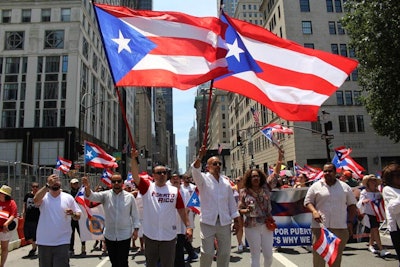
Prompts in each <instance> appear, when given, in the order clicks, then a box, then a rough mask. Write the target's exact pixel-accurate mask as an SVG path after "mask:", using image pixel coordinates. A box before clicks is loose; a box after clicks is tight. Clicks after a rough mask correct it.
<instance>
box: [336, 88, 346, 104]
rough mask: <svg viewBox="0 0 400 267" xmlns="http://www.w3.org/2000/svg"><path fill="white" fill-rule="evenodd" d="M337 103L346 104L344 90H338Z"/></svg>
mask: <svg viewBox="0 0 400 267" xmlns="http://www.w3.org/2000/svg"><path fill="white" fill-rule="evenodd" d="M336 103H337V105H338V106H343V105H344V99H343V91H336Z"/></svg>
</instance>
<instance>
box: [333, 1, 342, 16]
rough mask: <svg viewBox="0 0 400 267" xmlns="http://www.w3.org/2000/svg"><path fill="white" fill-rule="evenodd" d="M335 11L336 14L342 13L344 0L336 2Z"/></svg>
mask: <svg viewBox="0 0 400 267" xmlns="http://www.w3.org/2000/svg"><path fill="white" fill-rule="evenodd" d="M335 11H336V13H342V11H343V10H342V0H335Z"/></svg>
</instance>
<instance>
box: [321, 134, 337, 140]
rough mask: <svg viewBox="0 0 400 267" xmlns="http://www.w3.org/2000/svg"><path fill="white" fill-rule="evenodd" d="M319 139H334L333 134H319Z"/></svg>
mask: <svg viewBox="0 0 400 267" xmlns="http://www.w3.org/2000/svg"><path fill="white" fill-rule="evenodd" d="M321 139H325V140H332V139H335V136H334V135H333V134H321Z"/></svg>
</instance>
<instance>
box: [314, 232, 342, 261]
mask: <svg viewBox="0 0 400 267" xmlns="http://www.w3.org/2000/svg"><path fill="white" fill-rule="evenodd" d="M311 230H312V243H313V244H314V243H315V242H316V241H317V240H318V238H319V237H320V235H321V229H320V228H312V229H311ZM328 230H329V231H331V232H332V233H334V234H335V235H336V236H337V237H339V238H340V240H341V242H340V245H339V251H338V255H337V257H336V260H335V262H334V263H333V264H332V266H331V267H339V266H340V263H341V262H342V254H343V250H344V248H345V247H346V244H347V240H349V230H347V228H346V229H334V228H328ZM325 264H326V262H325V260H324V259H323V258H322V257H321V256H320V255H319V254H318V253H317V252H315V251H314V250H313V266H314V267H324V266H325Z"/></svg>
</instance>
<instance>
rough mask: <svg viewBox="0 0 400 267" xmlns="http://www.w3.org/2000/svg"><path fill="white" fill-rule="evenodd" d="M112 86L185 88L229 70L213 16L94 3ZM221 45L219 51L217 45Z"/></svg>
mask: <svg viewBox="0 0 400 267" xmlns="http://www.w3.org/2000/svg"><path fill="white" fill-rule="evenodd" d="M94 9H95V11H96V14H97V18H98V23H99V27H100V31H101V34H102V37H103V43H104V47H105V50H106V53H107V57H108V61H109V64H110V67H111V73H112V76H113V79H114V83H115V85H116V86H159V87H160V86H161V87H175V88H179V89H189V88H192V87H194V86H197V85H199V84H202V83H205V82H207V81H209V80H211V79H213V78H215V77H218V76H220V75H223V74H226V73H227V72H228V69H227V63H226V60H225V55H226V53H227V50H226V48H225V47H224V44H223V42H219V40H220V35H221V32H222V31H223V30H224V29H225V28H226V25H224V24H223V23H222V22H221V21H220V20H219V19H218V18H216V17H204V18H200V17H194V16H190V15H187V14H183V13H179V12H157V11H150V10H132V9H129V8H127V7H120V6H110V5H104V4H98V3H96V4H94ZM219 46H220V47H219Z"/></svg>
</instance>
